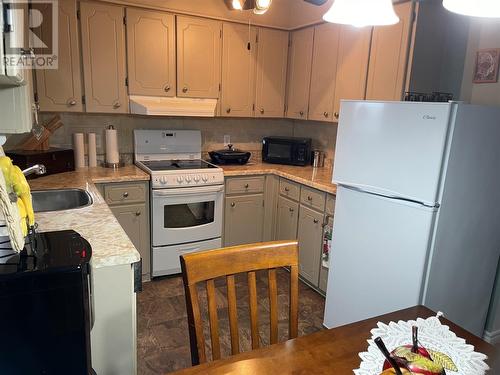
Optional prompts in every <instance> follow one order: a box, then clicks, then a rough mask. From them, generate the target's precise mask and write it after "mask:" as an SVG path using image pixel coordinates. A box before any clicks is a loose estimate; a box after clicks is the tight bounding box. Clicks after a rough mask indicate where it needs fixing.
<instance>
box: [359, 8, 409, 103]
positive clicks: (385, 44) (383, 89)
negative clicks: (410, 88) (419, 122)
mask: <svg viewBox="0 0 500 375" xmlns="http://www.w3.org/2000/svg"><path fill="white" fill-rule="evenodd" d="M413 6H414V5H413V3H411V2H409V3H403V4H397V5H394V10H395V11H396V13H397V15H398V16H399V20H400V21H399V23H397V24H395V25H391V26H378V27H375V28H374V29H373V37H372V46H371V50H370V66H369V69H368V82H367V87H366V99H370V100H402V97H403V92H404V85H405V76H406V67H407V63H408V48H409V45H410V32H411V29H412V26H413V24H412V14H413Z"/></svg>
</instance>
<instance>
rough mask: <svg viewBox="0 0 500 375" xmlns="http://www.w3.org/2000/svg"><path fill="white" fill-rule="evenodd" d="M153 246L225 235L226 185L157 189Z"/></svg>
mask: <svg viewBox="0 0 500 375" xmlns="http://www.w3.org/2000/svg"><path fill="white" fill-rule="evenodd" d="M152 194H153V197H152V202H153V204H152V206H153V209H152V228H153V246H165V245H173V244H182V243H187V242H195V241H202V240H208V239H212V238H217V237H220V236H221V235H222V217H223V216H222V215H223V212H222V205H223V199H224V185H220V186H203V187H192V188H180V189H161V190H153V193H152Z"/></svg>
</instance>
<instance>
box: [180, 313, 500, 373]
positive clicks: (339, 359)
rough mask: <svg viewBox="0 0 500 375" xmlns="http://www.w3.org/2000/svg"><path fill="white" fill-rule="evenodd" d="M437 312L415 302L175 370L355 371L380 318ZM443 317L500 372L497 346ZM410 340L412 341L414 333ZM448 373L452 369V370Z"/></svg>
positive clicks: (396, 319) (426, 316) (425, 316)
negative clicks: (370, 317) (416, 304)
mask: <svg viewBox="0 0 500 375" xmlns="http://www.w3.org/2000/svg"><path fill="white" fill-rule="evenodd" d="M435 315H436V313H435V312H434V311H432V310H429V309H428V308H426V307H424V306H415V307H411V308H408V309H405V310H400V311H395V312H393V313H390V314H386V315H381V316H378V317H375V318H372V319H367V320H363V321H360V322H356V323H352V324H348V325H345V326H342V327H337V328H333V329H325V330H323V331H320V332H316V333H314V334H311V335H307V336H302V337H298V338H296V339H293V340H288V341H286V342H283V343H279V344H275V345H271V346H268V347H265V348H261V349H257V350H252V351H249V352H245V353H240V354H237V355H234V356H231V357H228V358H226V359H221V360H218V361H213V362H208V363H204V364H202V365H199V366H194V367H190V368H187V369H184V370H181V371H178V372H175V374H176V375H195V374H196V375H198V374H200V375H201V374H203V375H220V374H238V375H247V374H248V375H250V374H252V375H254V374H255V375H264V374H271V375H284V374H294V375H299V374H330V375H343V374H352V373H353V370H354V369H357V368H359V365H360V362H361V360H360V358H359V356H358V354H359V353H360V352H364V351H366V350H367V347H368V343H367V340H368V339H369V338H371V333H370V331H371V330H372V329H373V328H375V327H377V323H378V322H383V323H389V322H391V321H395V322H397V321H399V320H403V321H407V320H415V319H417V318H428V317H431V316H435ZM440 320H441V322H442V323H443V324H445V325H447V326H449V327H450V329H451V331H453V332H455V334H456V335H457V336H459V337H462V338H464V339H465V340H466V341H467V343H468V344H471V345H474V347H475V350H476V351H477V352H481V353H484V354H486V355H487V356H488V360H487V363H488V365H489V366H490V368H491V370H490V371H489V372H488V374H500V366H499V365H500V364H499V356H498V354H499V352H498V351H497V349H496V348H495V347H494V346H492V345H490V344H488V343H487V342H485V341H483V340H482V339H480V338H479V337H477V336H474V335H473V334H471V333H470V332H468V331H466V330H464V329H462V328H460V327H459V326H457V325H456V324H453V323H452V322H450V321H449V320H447V319H445V318H440ZM408 340H409V341H410V340H411V337H409V338H408ZM448 374H450V375H451V374H452V373H450V372H448Z"/></svg>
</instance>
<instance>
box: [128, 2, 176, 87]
mask: <svg viewBox="0 0 500 375" xmlns="http://www.w3.org/2000/svg"><path fill="white" fill-rule="evenodd" d="M127 62H128V83H129V88H128V92H129V94H130V95H150V96H175V94H176V84H175V83H176V82H175V79H176V77H175V19H174V15H172V14H168V13H163V12H155V11H149V10H142V9H136V8H127Z"/></svg>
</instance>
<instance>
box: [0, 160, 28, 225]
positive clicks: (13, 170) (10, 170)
mask: <svg viewBox="0 0 500 375" xmlns="http://www.w3.org/2000/svg"><path fill="white" fill-rule="evenodd" d="M0 170H1V171H2V173H3V176H4V178H5V184H6V185H7V189H8V191H13V192H14V193H16V195H17V197H18V198H19V199H18V200H17V207H18V210H19V214H20V216H21V228H22V230H23V234H24V235H26V234H27V233H28V225H29V226H32V225H34V224H35V214H34V212H33V204H32V201H31V192H30V187H29V185H28V182H27V181H26V177H25V176H24V174H23V172H22V171H21V169H19V167H18V166H16V165H13V164H12V160H11V159H10V158H9V157H7V156H1V157H0Z"/></svg>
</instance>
